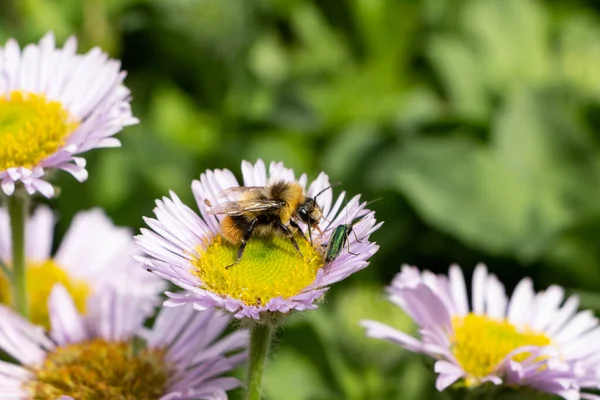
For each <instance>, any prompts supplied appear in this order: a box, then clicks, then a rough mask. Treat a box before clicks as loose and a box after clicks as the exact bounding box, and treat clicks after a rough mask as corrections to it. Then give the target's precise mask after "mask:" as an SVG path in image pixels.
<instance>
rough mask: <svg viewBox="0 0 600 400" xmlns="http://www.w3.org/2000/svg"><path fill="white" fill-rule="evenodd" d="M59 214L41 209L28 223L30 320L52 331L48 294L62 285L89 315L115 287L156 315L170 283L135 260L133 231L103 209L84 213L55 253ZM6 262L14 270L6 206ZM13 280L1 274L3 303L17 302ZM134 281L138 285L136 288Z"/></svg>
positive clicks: (0, 245)
mask: <svg viewBox="0 0 600 400" xmlns="http://www.w3.org/2000/svg"><path fill="white" fill-rule="evenodd" d="M54 218H55V217H54V214H53V212H52V211H51V210H50V209H49V208H48V207H46V206H40V207H38V208H37V209H36V210H35V212H34V213H33V215H32V216H31V218H30V219H29V220H28V221H27V226H26V235H27V236H26V238H25V257H26V262H27V265H26V270H25V273H26V277H27V297H28V307H29V313H28V315H29V316H30V319H31V321H32V322H33V323H35V324H39V325H43V326H46V327H48V326H49V323H50V320H49V316H48V306H47V304H48V296H49V295H50V292H51V290H52V287H53V286H54V285H55V284H57V283H60V284H61V285H63V286H64V287H65V288H66V289H67V291H68V292H69V293H70V295H71V297H72V298H73V300H74V302H75V304H76V306H77V309H78V310H79V312H81V313H83V314H85V313H86V312H87V309H88V308H89V305H90V304H91V303H94V302H96V301H97V299H96V294H98V293H100V292H101V291H102V289H103V288H104V287H114V288H118V289H119V290H122V291H126V292H129V293H131V294H132V295H135V296H138V297H140V298H142V299H146V300H147V301H148V306H147V312H152V311H153V306H154V304H153V303H154V302H155V301H156V295H157V294H158V293H160V292H162V291H163V290H164V288H165V284H164V283H165V282H164V281H163V280H162V279H159V278H157V277H156V276H154V275H152V274H150V273H148V272H146V271H144V270H141V269H140V268H139V264H138V263H137V262H136V261H135V260H133V259H132V258H131V255H132V254H136V253H138V251H137V248H136V247H135V245H134V244H133V237H132V234H131V231H130V230H129V229H127V228H119V227H116V226H115V225H114V224H113V223H112V222H111V221H110V219H109V218H108V217H107V216H106V215H105V214H104V212H102V211H101V210H99V209H94V210H90V211H84V212H80V213H78V214H77V215H76V216H75V217H74V218H73V222H72V223H71V226H70V227H69V230H68V231H67V233H66V234H65V237H64V239H63V241H62V243H61V244H60V246H59V248H58V250H57V252H56V254H54V255H52V243H53V232H54V224H55V221H54ZM0 261H1V262H2V263H3V264H5V265H7V266H8V267H9V268H10V265H11V263H12V250H11V235H10V227H9V220H8V214H7V212H6V211H5V210H4V209H1V208H0ZM8 279H9V277H7V276H4V275H2V272H0V303H4V304H9V303H10V299H11V294H10V285H9V281H8ZM132 283H133V284H132Z"/></svg>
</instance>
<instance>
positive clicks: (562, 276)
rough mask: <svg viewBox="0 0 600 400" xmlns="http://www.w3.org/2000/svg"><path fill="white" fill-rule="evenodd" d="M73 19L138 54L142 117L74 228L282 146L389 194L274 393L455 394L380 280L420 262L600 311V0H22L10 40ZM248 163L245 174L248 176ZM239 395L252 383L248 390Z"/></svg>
mask: <svg viewBox="0 0 600 400" xmlns="http://www.w3.org/2000/svg"><path fill="white" fill-rule="evenodd" d="M48 30H53V31H54V32H55V33H56V35H57V37H58V40H59V42H60V43H62V42H63V41H64V39H65V38H66V37H67V36H68V35H70V34H76V35H77V36H78V37H79V38H80V44H81V47H82V49H84V50H87V49H89V48H91V47H92V46H94V45H100V46H101V47H103V48H104V49H105V50H107V51H108V52H110V54H111V55H112V56H113V57H116V58H120V59H122V60H123V64H124V68H125V69H126V70H127V71H128V72H129V76H128V78H127V81H126V83H127V85H128V86H129V87H130V88H131V89H132V91H133V95H134V100H133V108H134V111H135V115H136V116H138V117H139V118H140V119H141V121H142V123H141V124H140V125H138V126H135V127H131V128H127V129H126V130H125V131H124V132H122V133H121V134H120V135H119V138H120V139H121V141H122V143H123V147H122V148H121V149H105V150H101V151H93V152H91V153H89V154H88V155H87V156H86V157H87V158H88V160H89V171H90V178H89V180H88V181H87V182H86V183H84V184H83V185H81V184H78V183H77V182H76V181H75V180H74V179H73V178H72V177H70V176H68V175H67V174H64V173H62V174H60V176H59V179H58V182H57V183H58V184H59V186H61V187H62V194H61V196H59V197H58V198H57V199H55V200H52V202H51V204H52V205H53V206H54V207H55V208H56V209H57V210H58V211H59V213H60V216H61V221H60V224H59V227H58V230H59V232H64V230H65V229H66V227H67V226H68V223H69V222H70V220H71V218H72V216H73V215H74V213H76V212H77V211H79V210H82V209H86V208H90V207H94V206H101V207H103V208H105V209H106V210H107V212H108V213H109V215H110V216H112V217H113V218H114V220H115V221H116V222H117V223H118V224H121V225H128V226H131V227H133V228H135V229H136V230H137V229H138V228H139V227H140V226H141V225H142V216H144V215H146V216H147V215H150V214H151V210H152V208H153V203H154V199H156V198H158V197H160V196H163V195H165V194H167V191H168V190H174V191H175V192H176V193H178V195H179V196H181V197H182V198H183V199H184V201H186V202H187V203H188V204H190V205H192V204H193V200H192V195H191V191H190V182H191V180H192V179H195V178H197V177H198V176H199V174H200V173H201V172H202V171H204V170H205V169H207V168H230V169H232V170H233V171H236V172H237V171H239V164H240V161H241V160H242V159H247V160H251V161H255V160H256V159H257V158H263V159H264V160H265V161H270V160H282V161H285V163H286V164H287V166H289V167H292V168H294V169H296V170H297V171H307V172H308V173H309V176H310V177H311V178H314V177H316V175H317V174H318V172H319V171H321V170H324V171H326V172H327V173H329V174H330V176H331V178H332V179H333V180H340V181H342V183H343V188H344V190H347V191H349V192H350V193H351V194H354V193H363V194H364V196H365V198H366V199H372V198H375V197H380V196H382V197H383V200H382V201H379V202H377V203H375V204H373V206H372V207H373V208H374V209H375V210H376V211H377V216H378V218H379V219H382V220H384V221H385V225H384V226H383V228H382V229H381V230H380V231H379V232H377V233H376V234H375V235H374V238H375V240H376V241H377V242H379V243H380V244H381V250H380V251H379V253H378V254H377V255H376V256H375V257H374V258H373V261H372V264H371V266H370V267H369V268H368V269H366V270H364V271H362V272H360V273H359V274H356V275H355V276H353V277H351V278H350V279H348V280H347V281H345V282H343V283H341V284H338V285H336V286H335V287H333V289H332V290H331V292H330V293H329V295H328V297H327V300H326V302H325V303H324V304H323V306H322V307H321V308H320V309H319V310H318V311H314V312H307V313H304V314H302V315H298V316H296V317H295V318H293V319H292V321H291V323H290V324H289V326H288V327H287V328H286V329H285V330H283V331H281V332H280V334H279V336H278V340H277V343H276V353H275V357H274V358H273V359H272V360H271V363H270V365H269V367H268V372H267V376H266V394H267V396H268V398H269V399H286V400H324V399H350V400H363V399H436V398H442V396H441V395H437V394H436V393H435V390H434V389H433V384H432V382H433V381H432V376H431V374H430V373H429V372H428V369H430V366H428V365H427V364H426V363H425V362H424V361H423V360H422V359H420V358H418V357H415V356H413V355H411V354H408V353H407V352H404V351H402V350H401V349H400V348H398V347H395V346H394V345H391V344H387V343H383V342H378V341H375V340H371V339H365V338H363V335H362V331H361V329H360V328H358V327H357V326H356V322H357V321H358V320H360V319H362V318H365V317H369V318H373V319H379V320H383V321H386V322H388V323H391V324H395V325H396V326H399V327H403V329H407V330H412V329H413V328H412V327H411V325H410V323H409V322H408V321H407V319H406V317H405V316H403V315H402V313H401V312H400V311H398V310H396V309H394V308H393V307H392V306H390V305H388V304H387V303H386V302H385V301H384V300H382V299H383V296H382V290H381V289H382V286H383V285H385V284H387V283H388V282H389V281H390V279H391V278H392V276H393V275H394V274H395V273H396V272H397V271H398V270H399V268H400V265H401V264H402V263H410V264H414V265H417V266H419V267H422V268H428V269H431V270H434V271H437V272H445V271H446V270H447V267H448V266H449V264H451V263H453V262H458V263H460V264H461V265H462V266H463V267H464V268H465V270H466V274H467V275H470V272H471V271H472V269H473V267H474V266H475V264H476V263H477V262H479V261H483V262H485V263H486V264H487V265H488V266H489V268H490V269H491V270H492V271H493V272H494V273H496V274H497V275H498V276H499V277H500V278H501V280H502V281H504V282H505V283H506V284H507V286H508V288H509V289H510V290H512V287H514V285H515V283H516V282H517V281H518V280H519V279H520V278H522V277H523V276H532V277H533V278H534V279H535V282H536V287H537V288H538V289H543V288H545V287H547V286H548V285H550V284H552V283H559V284H561V285H563V286H565V287H567V288H568V290H569V291H570V292H571V293H572V292H578V293H580V294H581V295H582V298H583V306H584V307H589V308H593V309H594V310H600V299H599V298H598V297H597V296H596V295H595V294H593V293H594V291H597V290H598V288H600V247H599V246H598V243H599V242H600V157H599V155H600V136H599V132H600V117H599V116H600V113H599V111H600V67H599V66H600V5H599V4H598V2H597V1H593V0H589V1H584V0H546V1H541V0H539V1H536V0H455V1H443V0H420V1H418V0H337V1H326V0H104V1H103V0H83V1H80V0H61V1H58V0H55V1H50V0H2V1H0V39H1V42H4V41H5V40H6V39H7V38H9V37H15V38H17V39H18V40H19V41H20V42H21V43H26V42H31V41H37V40H38V39H39V38H40V37H41V36H42V35H43V34H44V33H45V32H46V31H48ZM238 176H239V174H238ZM233 398H239V393H235V394H234V395H233Z"/></svg>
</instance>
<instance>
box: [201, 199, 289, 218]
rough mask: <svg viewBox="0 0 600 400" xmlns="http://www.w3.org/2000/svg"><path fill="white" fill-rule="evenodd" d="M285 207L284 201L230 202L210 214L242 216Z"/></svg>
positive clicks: (255, 200)
mask: <svg viewBox="0 0 600 400" xmlns="http://www.w3.org/2000/svg"><path fill="white" fill-rule="evenodd" d="M284 205H285V202H283V201H277V200H257V199H253V200H241V201H228V202H225V203H219V204H216V205H214V206H213V207H211V208H210V209H209V210H208V213H209V214H213V215H214V214H219V215H231V216H235V215H241V214H243V213H245V212H258V211H265V210H274V209H277V208H281V207H283V206H284Z"/></svg>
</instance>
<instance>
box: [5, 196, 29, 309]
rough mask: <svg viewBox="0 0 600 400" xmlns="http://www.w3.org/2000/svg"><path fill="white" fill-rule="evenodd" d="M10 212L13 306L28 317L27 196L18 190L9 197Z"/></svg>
mask: <svg viewBox="0 0 600 400" xmlns="http://www.w3.org/2000/svg"><path fill="white" fill-rule="evenodd" d="M8 214H9V217H10V229H11V236H12V282H11V289H12V295H13V307H14V308H15V310H17V312H18V313H19V314H21V315H22V316H24V317H25V318H27V310H28V307H27V282H26V277H25V220H26V214H27V196H26V195H21V193H19V192H18V191H17V192H16V193H14V194H13V195H12V196H9V198H8Z"/></svg>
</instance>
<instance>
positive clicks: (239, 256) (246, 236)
mask: <svg viewBox="0 0 600 400" xmlns="http://www.w3.org/2000/svg"><path fill="white" fill-rule="evenodd" d="M255 225H256V220H252V222H250V224H249V225H248V227H247V228H246V231H245V232H244V237H243V238H242V244H240V247H239V249H238V252H237V258H236V260H235V262H234V263H233V264H231V265H228V266H226V267H225V268H226V269H229V268H231V267H233V266H234V265H236V264H238V263H239V262H240V260H241V259H242V256H243V255H244V250H246V243H248V240H250V237H251V236H252V231H253V230H254V226H255Z"/></svg>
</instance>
